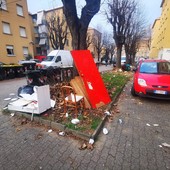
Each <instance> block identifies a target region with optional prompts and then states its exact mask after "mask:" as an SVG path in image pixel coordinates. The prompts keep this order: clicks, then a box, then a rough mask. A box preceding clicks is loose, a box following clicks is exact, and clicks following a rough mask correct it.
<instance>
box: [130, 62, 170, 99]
mask: <svg viewBox="0 0 170 170" xmlns="http://www.w3.org/2000/svg"><path fill="white" fill-rule="evenodd" d="M134 71H135V73H134V79H133V85H132V88H131V94H132V95H133V96H136V95H139V96H142V97H151V98H158V99H170V62H168V61H166V60H143V61H140V62H139V64H138V66H137V68H136V69H134Z"/></svg>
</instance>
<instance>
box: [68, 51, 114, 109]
mask: <svg viewBox="0 0 170 170" xmlns="http://www.w3.org/2000/svg"><path fill="white" fill-rule="evenodd" d="M71 54H72V56H73V60H74V63H75V66H76V68H77V70H78V73H79V75H80V76H81V78H82V80H83V83H84V86H85V89H86V92H87V94H88V98H89V102H90V104H91V107H92V108H99V107H102V106H104V105H105V104H108V103H110V102H111V99H110V96H109V94H108V91H107V89H106V87H105V85H104V82H103V80H102V78H101V75H100V73H99V71H98V69H97V67H96V64H95V62H94V59H93V57H92V55H91V53H90V51H89V50H74V51H71Z"/></svg>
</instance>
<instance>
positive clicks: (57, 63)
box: [41, 50, 73, 68]
mask: <svg viewBox="0 0 170 170" xmlns="http://www.w3.org/2000/svg"><path fill="white" fill-rule="evenodd" d="M41 65H42V67H44V68H47V67H71V66H73V58H72V55H71V53H70V51H67V50H53V51H51V52H50V53H49V54H48V55H47V57H46V59H45V60H44V61H42V62H41Z"/></svg>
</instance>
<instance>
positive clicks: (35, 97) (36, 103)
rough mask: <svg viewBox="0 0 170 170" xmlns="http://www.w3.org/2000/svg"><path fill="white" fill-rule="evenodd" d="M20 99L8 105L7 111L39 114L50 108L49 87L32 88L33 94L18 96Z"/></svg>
mask: <svg viewBox="0 0 170 170" xmlns="http://www.w3.org/2000/svg"><path fill="white" fill-rule="evenodd" d="M20 96H21V97H20V98H19V99H17V100H16V101H13V102H10V103H9V104H8V109H9V110H13V111H21V112H27V113H32V114H41V113H43V112H45V111H46V110H48V109H50V108H51V100H50V90H49V85H45V86H39V87H38V86H34V93H33V94H31V95H30V94H20Z"/></svg>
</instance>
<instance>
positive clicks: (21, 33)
mask: <svg viewBox="0 0 170 170" xmlns="http://www.w3.org/2000/svg"><path fill="white" fill-rule="evenodd" d="M19 31H20V36H21V37H27V36H26V30H25V28H24V27H19Z"/></svg>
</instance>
